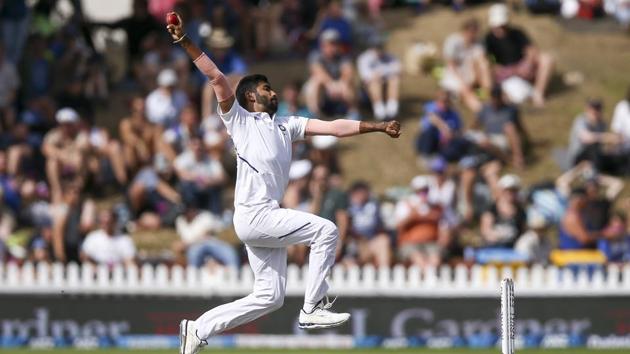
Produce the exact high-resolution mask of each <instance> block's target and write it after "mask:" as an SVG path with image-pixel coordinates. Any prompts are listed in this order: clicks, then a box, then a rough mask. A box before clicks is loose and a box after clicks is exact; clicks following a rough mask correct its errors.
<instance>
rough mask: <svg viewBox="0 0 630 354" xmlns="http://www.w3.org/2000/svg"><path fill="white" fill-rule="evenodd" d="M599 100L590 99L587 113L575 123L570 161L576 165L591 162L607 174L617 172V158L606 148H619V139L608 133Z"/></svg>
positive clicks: (570, 137) (570, 142) (570, 148)
mask: <svg viewBox="0 0 630 354" xmlns="http://www.w3.org/2000/svg"><path fill="white" fill-rule="evenodd" d="M602 111H603V105H602V101H601V100H599V99H590V100H589V101H588V102H587V105H586V109H585V111H584V112H583V113H582V114H580V115H578V116H577V117H576V118H575V120H574V121H573V126H572V127H571V133H570V136H569V152H568V153H569V160H570V161H572V163H573V164H574V165H575V164H577V163H579V162H581V161H590V162H592V163H593V164H594V165H595V167H596V168H597V169H598V170H600V171H604V172H607V173H611V172H615V169H616V166H615V165H616V164H615V158H614V156H612V155H611V154H609V153H607V152H606V149H605V146H615V147H616V146H619V143H620V140H619V137H618V136H617V135H615V134H613V133H610V132H608V131H607V128H606V123H605V122H604V116H603V112H602Z"/></svg>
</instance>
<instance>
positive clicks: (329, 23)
mask: <svg viewBox="0 0 630 354" xmlns="http://www.w3.org/2000/svg"><path fill="white" fill-rule="evenodd" d="M315 26H316V29H317V31H318V34H319V39H320V40H321V36H322V35H323V34H324V33H325V32H326V31H328V30H334V31H335V32H337V33H338V35H339V36H338V40H339V44H340V45H341V46H342V50H343V52H344V53H348V52H349V51H350V49H351V48H352V44H353V40H352V34H353V28H352V24H351V23H350V21H349V20H348V19H346V18H345V17H344V13H343V7H342V4H341V1H340V0H331V1H329V2H328V5H327V6H325V8H324V9H323V17H322V18H321V22H320V21H317V23H316V24H315Z"/></svg>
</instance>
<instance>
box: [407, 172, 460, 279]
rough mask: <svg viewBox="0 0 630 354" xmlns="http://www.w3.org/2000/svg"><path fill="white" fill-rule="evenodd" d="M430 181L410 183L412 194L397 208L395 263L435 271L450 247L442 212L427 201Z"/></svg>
mask: <svg viewBox="0 0 630 354" xmlns="http://www.w3.org/2000/svg"><path fill="white" fill-rule="evenodd" d="M430 186H431V182H430V177H429V176H423V175H421V176H416V177H414V178H413V179H412V180H411V189H412V190H413V194H411V195H410V196H408V197H407V198H404V199H401V200H400V201H398V203H397V204H396V211H395V217H396V224H397V233H398V235H397V237H396V240H397V246H398V259H399V260H400V261H402V262H405V263H406V264H411V265H415V266H418V267H437V266H439V265H440V263H441V262H442V258H443V257H444V255H445V252H446V247H447V246H448V244H449V243H450V239H449V232H448V228H446V227H444V226H445V223H443V222H442V221H443V217H444V210H443V209H442V207H441V206H440V205H439V204H435V203H431V202H430V201H429V191H430Z"/></svg>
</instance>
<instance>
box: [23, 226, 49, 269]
mask: <svg viewBox="0 0 630 354" xmlns="http://www.w3.org/2000/svg"><path fill="white" fill-rule="evenodd" d="M52 235H53V229H52V224H51V222H50V221H47V222H46V223H42V224H40V225H38V226H37V228H36V231H35V233H34V234H33V236H32V237H31V239H30V240H29V243H28V250H29V254H30V257H29V258H30V260H31V261H32V262H35V263H39V262H43V263H49V262H50V261H51V260H52V254H51V250H52V247H51V244H52Z"/></svg>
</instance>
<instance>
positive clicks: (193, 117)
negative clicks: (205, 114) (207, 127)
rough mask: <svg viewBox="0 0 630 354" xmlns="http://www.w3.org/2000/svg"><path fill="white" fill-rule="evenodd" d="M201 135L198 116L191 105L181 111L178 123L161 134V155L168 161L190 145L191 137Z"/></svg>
mask: <svg viewBox="0 0 630 354" xmlns="http://www.w3.org/2000/svg"><path fill="white" fill-rule="evenodd" d="M201 134H203V132H202V129H201V126H200V125H199V114H198V113H197V110H196V109H195V106H193V105H190V104H189V105H187V106H186V107H184V108H183V109H182V113H181V115H180V119H179V123H177V124H174V125H173V126H171V127H170V128H169V129H167V130H166V131H165V132H164V134H162V144H160V147H161V151H160V152H161V153H162V154H163V155H164V156H166V157H167V158H168V159H169V160H171V161H172V160H174V159H175V157H176V156H177V155H179V154H181V153H182V152H183V151H184V150H185V149H186V148H187V147H188V144H189V143H190V140H191V138H192V137H193V136H199V135H201Z"/></svg>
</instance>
